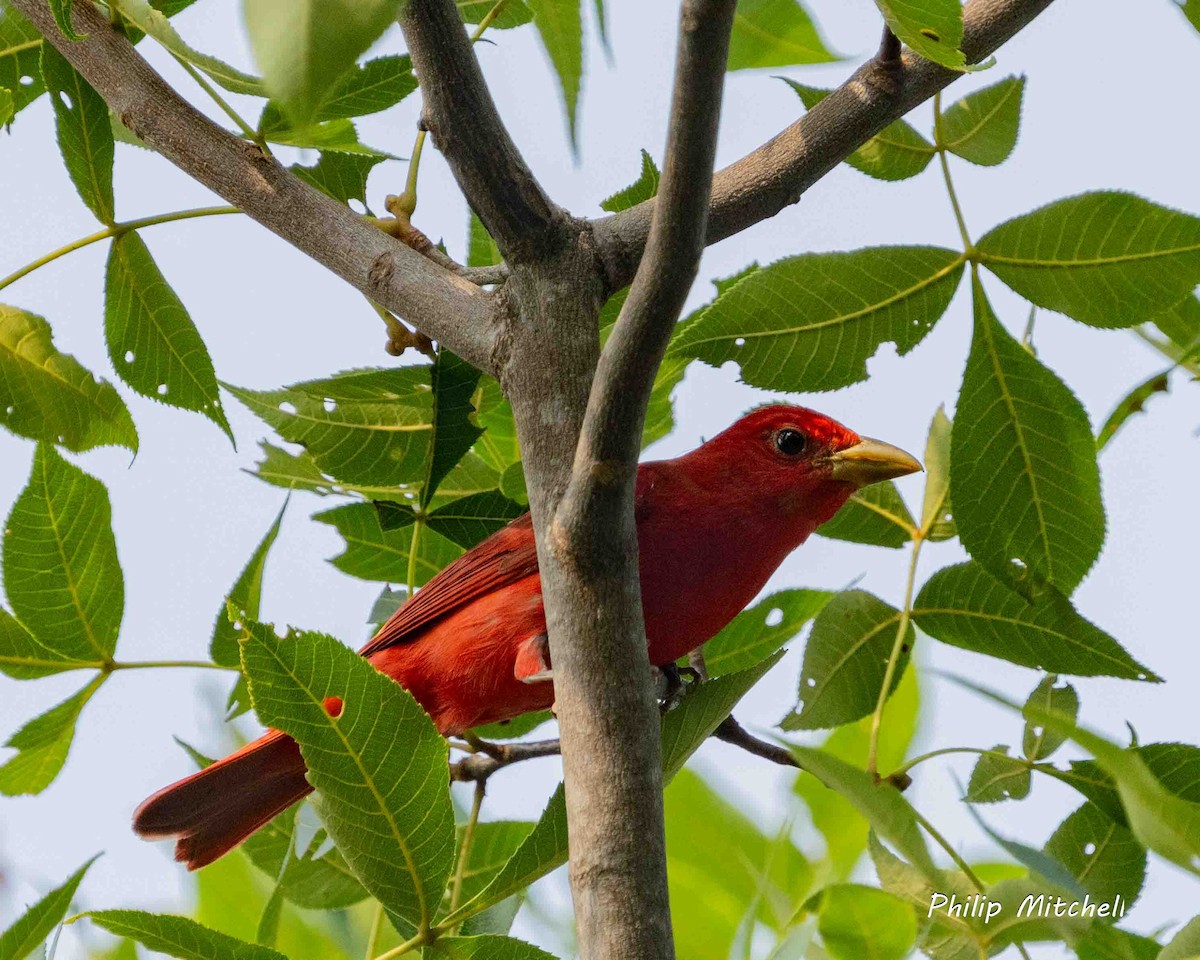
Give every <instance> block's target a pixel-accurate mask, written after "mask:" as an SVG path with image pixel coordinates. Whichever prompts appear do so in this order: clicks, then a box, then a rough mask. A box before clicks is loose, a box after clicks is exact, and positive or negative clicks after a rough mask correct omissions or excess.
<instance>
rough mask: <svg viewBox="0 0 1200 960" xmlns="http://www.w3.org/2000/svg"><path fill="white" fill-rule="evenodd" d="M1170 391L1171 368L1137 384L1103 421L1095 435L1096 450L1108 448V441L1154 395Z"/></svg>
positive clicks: (1142, 410) (1143, 408)
mask: <svg viewBox="0 0 1200 960" xmlns="http://www.w3.org/2000/svg"><path fill="white" fill-rule="evenodd" d="M1170 390H1171V368H1168V369H1166V370H1163V371H1161V372H1159V373H1156V374H1154V376H1152V377H1150V379H1148V380H1145V381H1143V382H1142V383H1139V384H1138V385H1137V386H1136V387H1134V388H1133V389H1132V390H1130V391H1129V392H1128V393H1127V394H1125V396H1123V397H1122V398H1121V399H1120V400H1119V401H1117V405H1116V407H1114V408H1113V412H1112V413H1110V414H1109V415H1108V419H1107V420H1105V421H1104V426H1102V427H1101V428H1100V432H1099V433H1097V434H1096V449H1097V450H1103V449H1104V448H1105V447H1106V446H1108V443H1109V441H1110V440H1112V438H1113V437H1115V436H1116V435H1117V433H1118V432H1119V431H1120V430H1121V428H1122V427H1123V426H1125V424H1126V423H1127V422H1128V420H1129V418H1130V417H1134V416H1136V415H1137V414H1139V413H1144V412H1145V409H1146V404H1147V403H1149V402H1150V400H1151V399H1153V397H1154V395H1155V394H1158V393H1169V392H1170Z"/></svg>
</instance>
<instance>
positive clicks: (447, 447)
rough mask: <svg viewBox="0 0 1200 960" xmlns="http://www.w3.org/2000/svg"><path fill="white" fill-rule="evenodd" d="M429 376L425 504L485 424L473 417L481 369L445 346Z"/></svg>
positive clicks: (423, 503)
mask: <svg viewBox="0 0 1200 960" xmlns="http://www.w3.org/2000/svg"><path fill="white" fill-rule="evenodd" d="M429 377H430V384H431V386H432V388H433V434H432V436H431V437H430V441H429V442H430V450H429V453H428V454H427V455H426V473H425V483H424V485H423V486H422V488H421V506H423V507H425V506H428V505H429V502H430V501H431V500H432V499H433V495H434V494H435V493H437V489H438V486H439V485H440V484H441V482H442V481H443V480H444V479H445V478H446V475H447V474H448V473H449V472H450V471H451V470H453V469H454V467H455V465H456V464H457V463H458V462H459V461H460V460H461V459H462V458H463V457H464V456H466V454H467V451H468V450H470V449H471V447H472V446H474V445H475V441H476V440H478V439H479V437H480V435H481V434H482V433H483V428H482V427H480V426H478V425H477V424H476V423H475V422H474V420H473V418H474V415H475V406H474V404H473V403H472V398H473V397H474V396H475V389H476V387H477V386H478V385H479V377H480V373H479V371H478V370H477V369H476V368H475V367H473V366H471V365H470V364H469V363H467V362H466V361H465V360H461V359H459V358H458V357H457V356H455V355H454V354H453V353H451V352H450V351H449V350H447V349H446V348H445V347H443V348H441V349H440V350H438V354H437V358H436V359H435V360H434V361H433V366H432V367H431V369H430V371H429ZM439 532H444V531H439ZM451 539H454V538H451ZM480 539H482V538H480Z"/></svg>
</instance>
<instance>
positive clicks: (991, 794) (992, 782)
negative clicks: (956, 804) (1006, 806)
mask: <svg viewBox="0 0 1200 960" xmlns="http://www.w3.org/2000/svg"><path fill="white" fill-rule="evenodd" d="M1029 770H1030V768H1029V764H1028V763H1025V762H1024V761H1022V760H1020V759H1018V758H1017V757H1010V756H1009V755H1008V746H1007V745H1005V744H1000V745H999V746H996V747H992V749H991V750H989V751H988V752H987V753H984V754H982V755H981V756H980V757H979V759H978V760H976V761H975V768H974V769H973V770H972V771H971V779H970V782H968V784H967V795H966V797H964V798H963V799H965V800H966V801H967V803H998V802H999V801H1001V800H1024V799H1025V798H1026V797H1027V796H1029V785H1030V779H1031V775H1030V772H1029Z"/></svg>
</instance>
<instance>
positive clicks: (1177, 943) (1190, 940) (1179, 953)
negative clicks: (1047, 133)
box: [1158, 11, 1200, 960]
mask: <svg viewBox="0 0 1200 960" xmlns="http://www.w3.org/2000/svg"><path fill="white" fill-rule="evenodd" d="M1195 17H1196V29H1197V30H1200V11H1198V12H1197V13H1196V14H1195ZM1197 957H1200V917H1193V918H1192V919H1191V920H1189V921H1188V922H1187V923H1186V924H1185V925H1184V927H1183V929H1182V930H1180V931H1179V932H1178V933H1177V934H1175V936H1174V938H1173V939H1172V940H1171V942H1170V943H1168V944H1167V945H1166V946H1165V947H1163V950H1162V953H1160V954H1159V955H1158V960H1196V958H1197Z"/></svg>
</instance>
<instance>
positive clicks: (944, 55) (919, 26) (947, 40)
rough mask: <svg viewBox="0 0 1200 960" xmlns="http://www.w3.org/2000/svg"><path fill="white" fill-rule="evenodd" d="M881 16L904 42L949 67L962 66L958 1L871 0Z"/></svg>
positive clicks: (923, 54) (960, 4) (960, 20)
mask: <svg viewBox="0 0 1200 960" xmlns="http://www.w3.org/2000/svg"><path fill="white" fill-rule="evenodd" d="M875 5H876V6H878V7H879V12H880V13H882V14H883V19H884V20H886V21H887V25H888V26H889V27H891V28H892V32H893V33H894V34H896V36H897V37H899V38H900V39H901V40H902V41H904V43H906V44H908V46H910V47H912V48H913V50H915V51H916V52H917V53H919V54H920V55H921V56H923V57H925V58H926V59H928V60H932V61H933V62H934V63H940V64H941V65H942V66H943V67H949V68H950V69H951V70H962V69H964V68H965V67H966V63H967V60H966V57H964V56H963V52H962V50H961V49H960V46H961V44H962V39H963V16H962V2H961V0H875Z"/></svg>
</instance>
